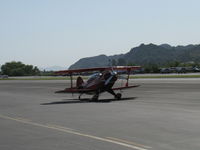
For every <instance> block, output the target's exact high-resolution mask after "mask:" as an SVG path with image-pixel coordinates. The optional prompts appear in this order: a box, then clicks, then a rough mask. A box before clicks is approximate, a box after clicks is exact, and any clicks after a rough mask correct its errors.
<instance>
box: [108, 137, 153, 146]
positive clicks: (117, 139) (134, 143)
mask: <svg viewBox="0 0 200 150" xmlns="http://www.w3.org/2000/svg"><path fill="white" fill-rule="evenodd" d="M107 138H108V139H111V140H115V141H119V142H123V143H127V144H132V145H135V146H139V147H143V148H152V147H149V146H146V145H143V144H139V143H136V142H133V141H127V140H122V139H119V138H114V137H107Z"/></svg>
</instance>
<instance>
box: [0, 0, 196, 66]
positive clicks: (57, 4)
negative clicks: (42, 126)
mask: <svg viewBox="0 0 200 150" xmlns="http://www.w3.org/2000/svg"><path fill="white" fill-rule="evenodd" d="M141 43H145V44H148V43H155V44H162V43H169V44H171V45H174V46H176V45H187V44H200V1H199V0H0V54H1V55H0V65H1V64H4V63H5V62H8V61H12V60H15V61H22V62H23V63H26V64H32V65H37V66H38V67H48V66H55V65H56V66H63V67H69V66H70V65H71V64H72V63H74V62H76V61H77V60H78V59H80V58H83V57H89V56H94V55H99V54H106V55H112V54H119V53H125V52H128V51H129V50H130V49H131V48H132V47H135V46H138V45H140V44H141Z"/></svg>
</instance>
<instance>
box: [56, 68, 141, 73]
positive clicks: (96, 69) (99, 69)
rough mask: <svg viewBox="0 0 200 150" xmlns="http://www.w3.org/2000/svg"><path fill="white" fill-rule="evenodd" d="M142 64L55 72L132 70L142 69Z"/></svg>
mask: <svg viewBox="0 0 200 150" xmlns="http://www.w3.org/2000/svg"><path fill="white" fill-rule="evenodd" d="M140 68H141V67H140V66H116V67H99V68H85V69H74V70H61V71H57V72H55V74H56V75H72V74H76V73H82V72H92V71H104V70H109V69H112V70H124V71H132V70H138V69H140Z"/></svg>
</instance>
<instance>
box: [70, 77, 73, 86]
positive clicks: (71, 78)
mask: <svg viewBox="0 0 200 150" xmlns="http://www.w3.org/2000/svg"><path fill="white" fill-rule="evenodd" d="M70 80H71V88H73V76H72V74H70Z"/></svg>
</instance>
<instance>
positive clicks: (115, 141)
mask: <svg viewBox="0 0 200 150" xmlns="http://www.w3.org/2000/svg"><path fill="white" fill-rule="evenodd" d="M0 118H3V119H7V120H13V121H17V122H20V123H24V124H29V125H32V126H37V127H43V128H48V129H53V130H57V131H60V132H65V133H69V134H73V135H79V136H83V137H87V138H91V139H95V140H99V141H103V142H109V143H113V144H117V145H121V146H124V147H128V148H131V149H135V150H147V148H145V147H144V145H141V144H137V145H138V146H136V143H134V144H133V142H132V143H131V142H129V143H128V141H125V140H121V139H117V138H112V137H109V138H103V137H98V136H93V135H89V134H85V133H81V132H78V131H74V130H73V129H71V128H67V127H61V126H57V125H51V124H40V123H36V122H32V121H30V120H28V119H24V118H14V117H9V116H5V115H1V114H0ZM139 145H140V146H139ZM149 148H150V147H149Z"/></svg>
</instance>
